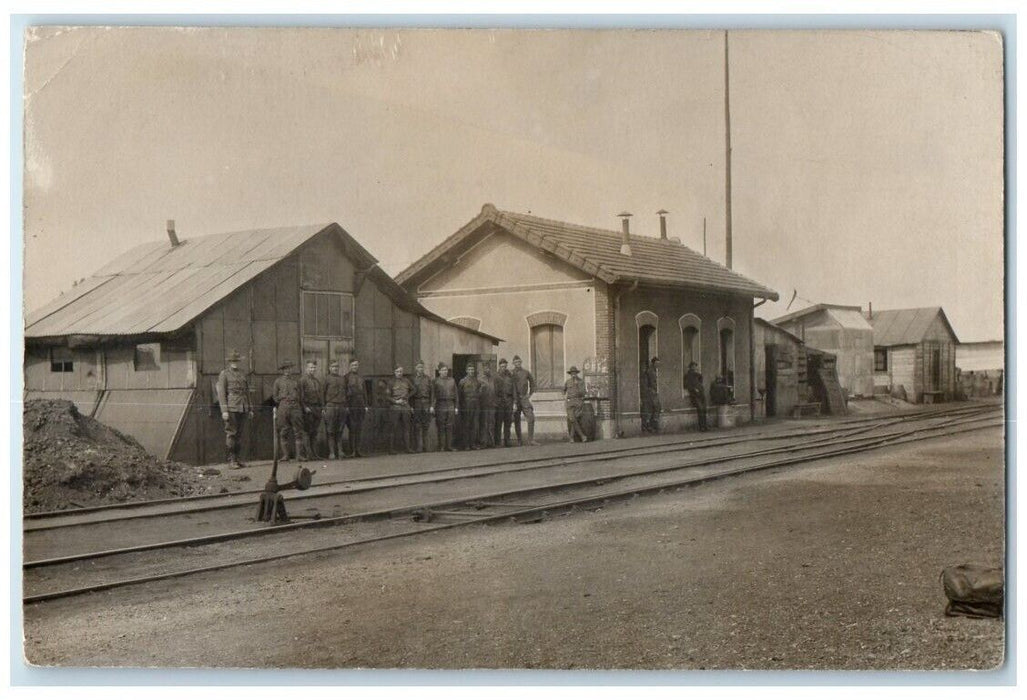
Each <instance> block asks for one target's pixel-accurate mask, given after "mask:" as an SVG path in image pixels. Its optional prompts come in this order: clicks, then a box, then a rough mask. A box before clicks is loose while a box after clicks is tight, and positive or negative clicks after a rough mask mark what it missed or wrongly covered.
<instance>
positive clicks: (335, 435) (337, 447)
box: [322, 360, 346, 459]
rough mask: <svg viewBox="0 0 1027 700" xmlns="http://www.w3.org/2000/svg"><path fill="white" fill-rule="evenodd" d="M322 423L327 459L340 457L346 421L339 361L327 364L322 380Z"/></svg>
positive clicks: (343, 389)
mask: <svg viewBox="0 0 1027 700" xmlns="http://www.w3.org/2000/svg"><path fill="white" fill-rule="evenodd" d="M322 399H323V401H324V411H323V415H324V424H325V436H326V437H327V438H328V459H336V455H338V458H339V459H341V458H342V454H343V453H342V431H343V429H344V426H345V423H346V380H345V379H343V378H342V377H340V376H339V361H338V360H332V362H331V364H329V365H328V376H327V377H325V381H324V392H323V394H322Z"/></svg>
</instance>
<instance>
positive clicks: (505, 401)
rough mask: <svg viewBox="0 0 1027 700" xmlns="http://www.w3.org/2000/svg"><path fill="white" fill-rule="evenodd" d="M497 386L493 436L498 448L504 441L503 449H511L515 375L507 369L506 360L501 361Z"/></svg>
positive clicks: (497, 375)
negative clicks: (500, 442)
mask: <svg viewBox="0 0 1027 700" xmlns="http://www.w3.org/2000/svg"><path fill="white" fill-rule="evenodd" d="M495 384H496V417H495V422H494V423H493V429H492V430H493V435H495V438H496V445H497V446H498V445H499V441H500V439H502V441H503V447H510V426H511V424H513V411H514V381H513V375H512V374H510V370H509V369H507V362H506V358H503V359H501V360H500V361H499V372H497V373H496V382H495ZM500 436H502V438H500Z"/></svg>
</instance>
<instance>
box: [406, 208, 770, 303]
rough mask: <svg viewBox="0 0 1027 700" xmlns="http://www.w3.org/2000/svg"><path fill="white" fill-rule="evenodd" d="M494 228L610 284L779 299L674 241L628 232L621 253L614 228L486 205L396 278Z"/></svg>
mask: <svg viewBox="0 0 1027 700" xmlns="http://www.w3.org/2000/svg"><path fill="white" fill-rule="evenodd" d="M496 226H498V227H499V228H501V229H503V230H505V231H507V232H509V233H511V234H513V235H515V236H517V237H518V238H520V239H522V240H524V241H526V242H527V243H529V244H531V245H533V246H535V247H537V248H541V249H543V250H547V251H549V252H550V253H552V254H554V255H556V256H557V257H558V258H561V259H562V260H564V261H566V262H567V263H569V264H571V265H573V266H574V267H576V268H578V269H581V270H583V271H585V272H587V273H588V274H590V275H594V276H595V277H598V278H599V279H601V280H603V281H604V282H607V283H609V284H613V283H623V282H635V281H638V282H639V283H643V284H651V285H658V286H675V287H690V288H695V289H701V290H713V291H724V292H730V293H734V294H745V295H748V296H753V297H759V298H763V299H771V300H777V298H778V295H777V292H775V291H773V290H772V289H769V288H767V287H765V286H763V285H761V284H759V283H758V282H754V281H753V280H750V279H749V278H747V277H744V276H743V275H740V274H738V273H737V272H734V271H733V270H730V269H728V268H727V267H725V266H723V265H721V264H719V263H716V262H714V261H713V260H710V259H709V258H707V257H705V256H703V255H700V254H699V253H697V252H695V251H694V250H691V249H690V248H687V247H685V246H683V245H681V244H680V243H677V242H674V241H668V240H660V239H658V238H652V237H649V236H635V235H632V236H630V237H629V243H630V246H631V255H630V256H628V255H622V254H621V252H620V249H621V239H622V235H621V234H620V233H618V232H616V231H608V230H604V229H598V228H591V227H588V226H578V225H576V224H569V223H565V222H562V221H554V220H552V219H543V218H540V217H537V216H530V215H528V214H517V213H513V212H507V211H500V210H498V209H496V208H495V207H494V206H492V205H491V204H486V205H485V206H484V207H482V211H481V214H479V215H478V216H477V217H475V218H474V219H472V220H471V221H470V222H469V223H468V224H467V225H465V226H464V227H463V228H461V229H460V230H459V231H457V232H456V233H454V234H453V235H452V236H450V237H449V238H447V239H446V240H445V241H443V242H442V243H440V244H439V245H438V246H436V247H435V248H434V249H432V250H431V251H429V252H428V253H427V254H426V255H425V256H423V257H422V258H421V259H420V260H418V261H417V262H415V263H414V264H413V265H411V266H410V267H408V268H407V269H406V270H404V271H403V272H401V273H400V274H399V275H397V277H396V280H397V281H398V282H399V283H400V284H402V285H404V286H406V287H407V288H408V289H409V288H410V285H411V284H414V285H416V284H417V283H419V282H420V281H421V280H423V279H425V278H426V277H427V276H430V275H431V274H432V273H433V272H435V271H436V270H437V269H438V268H439V267H440V266H442V265H445V264H446V258H447V255H446V254H447V253H449V252H450V251H451V250H453V249H455V248H459V247H461V244H462V243H464V242H465V241H468V240H469V239H472V238H473V237H474V234H475V233H477V232H479V231H481V230H483V228H484V227H496ZM484 230H488V228H485V229H484Z"/></svg>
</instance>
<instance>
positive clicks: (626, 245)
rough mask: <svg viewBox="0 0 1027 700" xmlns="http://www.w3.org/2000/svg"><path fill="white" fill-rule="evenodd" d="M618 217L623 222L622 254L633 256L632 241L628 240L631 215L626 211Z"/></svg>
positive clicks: (621, 226)
mask: <svg viewBox="0 0 1027 700" xmlns="http://www.w3.org/2000/svg"><path fill="white" fill-rule="evenodd" d="M617 216H619V217H620V221H621V225H620V228H621V243H620V254H621V255H631V241H630V239H629V238H628V219H630V218H631V214H630V213H629V212H626V211H622V212H621V213H620V214H618V215H617Z"/></svg>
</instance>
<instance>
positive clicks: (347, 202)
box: [12, 25, 1009, 678]
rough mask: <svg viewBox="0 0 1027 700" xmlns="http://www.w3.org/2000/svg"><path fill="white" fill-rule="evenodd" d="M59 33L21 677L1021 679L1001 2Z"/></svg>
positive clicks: (31, 75)
mask: <svg viewBox="0 0 1027 700" xmlns="http://www.w3.org/2000/svg"><path fill="white" fill-rule="evenodd" d="M22 40H23V42H24V66H23V75H22V80H23V94H22V100H23V102H22V110H23V129H24V143H23V148H24V163H23V168H24V169H23V244H24V248H23V250H22V251H17V252H16V253H15V254H18V253H19V252H20V254H21V255H22V256H23V258H22V266H23V289H22V292H23V300H24V309H23V313H24V315H23V318H22V323H21V327H23V328H24V336H23V338H22V339H19V340H20V341H21V342H23V350H24V357H23V367H22V371H21V376H22V379H23V386H22V391H21V399H22V401H23V403H22V404H21V408H22V414H23V415H22V425H23V444H22V449H21V457H22V463H21V472H20V473H21V481H22V487H23V488H22V493H21V497H20V502H19V500H17V499H15V501H14V503H15V504H16V507H17V505H19V504H20V507H21V517H22V532H21V544H22V548H21V552H20V556H21V562H20V564H21V585H22V591H21V596H22V598H21V615H22V625H23V628H22V640H23V645H24V647H23V650H22V652H23V657H24V659H25V661H26V663H27V664H29V665H31V666H33V667H41V668H60V669H76V668H103V669H111V670H112V672H115V670H120V669H139V668H144V669H182V668H188V669H299V670H310V669H330V670H377V671H382V670H444V671H461V670H535V671H538V670H546V671H549V670H554V671H581V670H589V671H688V672H701V671H811V670H812V671H977V672H984V673H982V674H980V675H979V676H978V677H979V678H987V677H988V675H989V674H996V673H998V672H1000V671H1001V670H1002V669H1003V668H1004V667H1005V666H1006V665H1007V663H1008V661H1009V659H1008V658H1007V649H1008V641H1009V640H1008V636H1009V635H1008V632H1007V620H1006V616H1005V615H1006V610H1005V602H1006V601H1005V598H1006V597H1007V594H1006V590H1005V589H1006V570H1007V561H1006V555H1007V540H1006V524H1007V519H1008V516H1009V513H1008V512H1007V493H1006V484H1007V453H1006V430H1007V422H1006V420H1007V418H1006V416H1007V403H1006V393H1007V388H1006V386H1005V372H1006V359H1005V358H1006V333H1005V329H1006V324H1005V270H1006V262H1005V241H1006V192H1005V187H1006V172H1007V163H1006V158H1005V142H1006V138H1007V136H1006V119H1005V108H1006V107H1005V99H1006V92H1005V91H1006V87H1005V77H1006V39H1005V37H1004V36H1003V34H1002V32H1001V31H999V30H998V29H996V30H987V29H982V30H957V29H955V28H953V29H931V30H928V29H909V30H891V29H869V30H857V29H845V30H827V29H732V28H709V29H686V28H676V29H655V28H653V29H629V28H618V29H613V28H605V29H597V28H593V29H584V28H574V29H571V28H559V29H526V28H510V27H506V28H500V27H496V28H474V29H457V28H414V27H409V28H402V27H379V28H366V27H365V28H352V27H351V28H343V27H338V28H329V27H215V26H179V27H172V26H164V27H158V26H133V27H130V26H44V25H33V26H28V27H27V29H26V30H25V33H24V36H23V37H22ZM16 342H17V341H16ZM14 398H15V399H16V398H17V396H15V397H14ZM12 405H14V403H13V402H12ZM15 512H17V510H15ZM15 556H16V557H17V556H18V555H17V554H16V555H15ZM12 563H13V564H14V565H15V566H17V563H18V562H17V561H16V560H15V561H14V562H12Z"/></svg>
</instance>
